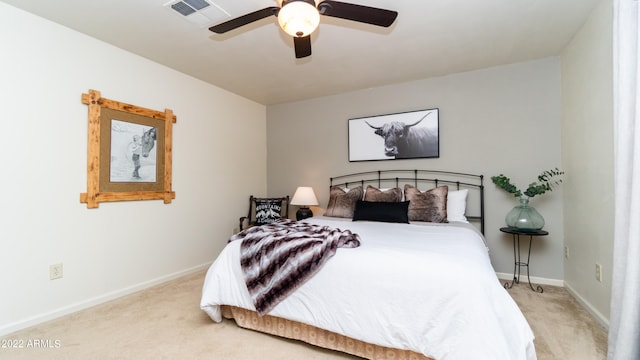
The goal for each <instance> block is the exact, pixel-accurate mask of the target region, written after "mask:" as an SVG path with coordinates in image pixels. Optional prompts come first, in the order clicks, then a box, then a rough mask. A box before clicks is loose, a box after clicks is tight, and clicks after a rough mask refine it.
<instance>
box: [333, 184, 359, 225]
mask: <svg viewBox="0 0 640 360" xmlns="http://www.w3.org/2000/svg"><path fill="white" fill-rule="evenodd" d="M362 195H364V190H362V186H358V187H355V188H353V189H351V190H349V191H344V190H343V189H341V188H340V187H338V186H332V187H331V190H330V191H329V205H327V211H326V212H325V213H324V215H325V216H333V217H343V218H353V211H354V210H355V208H356V202H357V201H358V200H362Z"/></svg>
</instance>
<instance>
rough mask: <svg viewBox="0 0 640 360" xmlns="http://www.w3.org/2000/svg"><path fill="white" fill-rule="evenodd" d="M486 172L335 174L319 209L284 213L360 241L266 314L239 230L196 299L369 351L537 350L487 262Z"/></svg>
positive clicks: (444, 354)
mask: <svg viewBox="0 0 640 360" xmlns="http://www.w3.org/2000/svg"><path fill="white" fill-rule="evenodd" d="M354 178H358V179H354ZM482 181H483V177H482V176H481V175H473V174H465V173H456V172H444V171H428V170H406V171H405V170H393V171H375V172H364V173H358V174H350V175H344V176H340V177H335V178H331V179H330V199H329V203H328V205H327V212H326V213H325V215H324V216H316V217H312V218H309V219H305V220H304V221H303V222H302V223H304V224H301V222H294V221H290V222H291V223H297V225H296V226H305V227H312V228H314V229H317V228H322V229H332V231H334V230H339V231H342V232H344V233H348V234H356V235H355V236H357V240H358V245H359V246H353V247H337V248H336V249H334V252H333V254H332V255H331V256H330V258H329V259H328V260H326V262H324V263H323V265H322V266H321V269H320V270H318V271H317V272H316V273H315V274H313V276H311V277H309V278H308V279H305V281H304V282H302V283H301V284H299V286H298V287H296V288H295V289H294V290H293V291H292V292H290V293H289V294H287V295H286V296H284V297H283V298H282V299H279V300H278V302H276V304H274V305H272V307H271V308H269V309H268V311H267V312H266V313H265V312H264V311H262V310H264V308H263V307H262V304H259V303H257V302H256V301H255V300H256V299H255V297H252V296H254V295H255V294H254V293H253V292H251V293H250V291H252V290H253V289H252V288H251V286H248V285H247V284H248V282H245V276H246V274H245V273H243V271H246V269H245V266H246V261H245V258H243V260H242V265H241V260H240V259H241V256H242V254H241V253H242V252H243V251H245V250H243V249H244V248H245V246H243V245H242V243H243V241H246V240H243V241H230V242H229V243H228V244H227V246H226V247H225V249H224V250H223V251H222V252H221V254H220V255H219V256H218V258H217V259H216V260H215V262H214V263H213V264H212V265H211V267H210V268H209V270H208V272H207V276H206V279H205V283H204V286H203V294H202V300H201V308H202V310H204V311H205V312H206V313H207V314H208V315H209V316H210V317H211V319H212V320H213V321H215V322H220V321H222V319H223V317H224V318H233V319H234V320H235V321H236V323H238V325H239V326H241V327H245V328H249V329H252V330H257V331H262V332H266V333H270V334H273V335H278V336H282V337H286V338H291V339H296V340H302V341H305V342H308V343H310V344H313V345H317V346H321V347H324V348H328V349H332V350H338V351H342V352H346V353H350V354H353V355H356V356H360V357H363V358H367V359H436V360H447V359H449V360H451V359H453V360H458V359H460V360H462V359H491V360H500V359H504V360H519V359H523V360H525V359H526V360H532V359H535V358H536V354H535V348H534V345H533V339H534V336H533V333H532V331H531V329H530V327H529V325H528V323H527V322H526V320H525V318H524V316H523V315H522V313H521V311H520V310H519V308H518V307H517V305H516V304H515V302H514V301H513V300H512V298H511V297H510V295H509V294H508V293H507V292H506V290H505V289H504V288H503V287H502V286H501V285H500V283H499V281H498V279H497V277H496V274H495V271H494V269H493V268H492V266H491V263H490V261H489V256H488V251H489V250H488V248H487V246H486V243H485V241H484V237H483V231H484V186H483V183H482ZM398 189H401V190H402V191H400V192H401V195H400V194H399V191H398ZM462 195H464V196H462ZM443 197H444V199H443ZM354 199H355V200H354ZM434 199H435V200H434ZM454 200H455V201H456V202H457V203H453V202H452V201H454ZM354 201H355V204H353V202H354ZM425 201H426V202H425ZM443 202H444V204H443ZM425 204H426V205H425ZM434 204H435V205H434ZM421 205H422V206H421ZM349 206H351V207H349ZM447 209H448V210H449V213H447V211H446V210H447ZM443 210H444V218H443V217H442V216H443ZM350 211H351V212H350ZM425 212H426V213H428V214H429V215H428V216H427V218H426V219H424V218H421V216H423V215H422V214H423V213H425ZM411 214H413V215H412V216H411ZM409 218H410V219H411V220H409V221H405V220H407V219H409ZM354 219H355V220H354ZM416 219H417V220H416ZM424 220H429V221H424ZM290 225H291V224H274V225H273V226H274V227H280V226H290ZM260 231H266V230H262V229H255V230H254V232H260ZM242 236H246V237H249V236H251V235H250V234H242V233H241V234H240V237H242ZM245 239H246V238H245ZM241 240H242V239H241ZM248 288H249V289H251V290H248ZM256 309H260V310H256ZM258 312H260V313H261V314H258Z"/></svg>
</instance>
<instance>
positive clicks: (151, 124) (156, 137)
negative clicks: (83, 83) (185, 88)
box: [80, 90, 176, 208]
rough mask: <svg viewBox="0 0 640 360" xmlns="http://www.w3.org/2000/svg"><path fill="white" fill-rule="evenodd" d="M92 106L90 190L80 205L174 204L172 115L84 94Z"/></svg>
mask: <svg viewBox="0 0 640 360" xmlns="http://www.w3.org/2000/svg"><path fill="white" fill-rule="evenodd" d="M82 102H83V103H84V104H86V105H88V106H89V115H88V120H89V122H88V130H89V138H88V146H87V192H86V193H81V194H80V202H81V203H86V204H87V208H97V207H98V205H99V203H101V202H106V201H132V200H164V203H165V204H169V203H171V200H172V199H174V198H175V192H173V191H172V190H171V183H172V174H171V169H172V156H171V155H172V133H173V130H172V129H173V127H172V125H173V123H174V122H176V117H175V115H173V111H172V110H169V109H165V111H157V110H151V109H147V108H143V107H139V106H135V105H131V104H127V103H123V102H119V101H115V100H110V99H106V98H103V97H101V95H100V92H99V91H96V90H90V91H89V93H87V94H82Z"/></svg>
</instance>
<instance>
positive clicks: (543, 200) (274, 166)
mask: <svg viewBox="0 0 640 360" xmlns="http://www.w3.org/2000/svg"><path fill="white" fill-rule="evenodd" d="M381 71H393V70H392V69H388V70H384V69H383V70H381ZM560 99H561V97H560V60H559V58H547V59H542V60H538V61H532V62H527V63H520V64H513V65H507V66H500V67H495V68H490V69H485V70H480V71H473V72H467V73H461V74H456V75H451V76H446V77H440V78H432V79H426V80H418V81H413V82H407V83H402V84H397V85H392V86H385V87H379V88H372V89H366V90H361V91H355V92H351V93H346V94H341V95H336V96H329V97H324V98H318V99H312V100H307V101H300V102H294V103H287V104H280V105H273V106H269V107H268V108H267V143H268V166H267V168H268V182H267V187H268V192H269V194H270V195H278V194H287V193H288V194H291V195H292V194H293V192H294V191H295V189H296V187H297V186H300V185H308V186H313V188H314V190H315V191H316V195H317V196H318V198H319V201H320V202H321V205H320V206H321V207H326V205H327V201H328V186H329V177H331V176H337V175H343V174H347V173H351V172H357V171H364V170H378V169H384V168H395V169H401V168H404V169H432V170H454V171H455V170H457V171H464V172H470V173H478V174H484V175H485V186H486V211H487V222H486V238H487V241H488V243H489V247H490V248H491V259H492V262H493V265H494V267H495V269H496V270H497V271H498V272H500V273H511V274H512V273H513V248H512V240H511V238H510V236H507V235H505V234H502V233H500V232H499V230H498V229H499V228H500V227H501V226H504V216H505V215H506V213H507V212H508V211H509V210H510V209H511V208H512V207H513V206H515V205H516V204H517V199H516V198H514V197H512V196H509V195H508V194H507V193H506V192H504V191H503V190H501V189H498V188H496V187H495V185H493V183H492V182H491V180H490V177H491V176H493V175H498V174H500V173H504V174H505V175H507V176H509V177H511V179H512V180H513V182H515V183H516V184H518V185H520V186H521V187H524V188H526V186H527V185H528V184H529V183H530V182H533V181H535V180H536V177H537V175H538V174H539V173H540V172H541V171H543V170H546V169H549V168H554V167H556V166H557V167H561V154H560V120H561V103H560ZM428 108H439V109H440V143H441V148H440V158H438V159H419V160H393V161H373V162H354V163H350V162H349V161H348V156H347V154H348V149H347V144H348V133H347V122H348V119H349V118H357V117H363V116H370V115H379V114H388V113H396V112H404V111H411V110H420V109H428ZM562 193H563V188H562V187H561V188H559V189H557V190H554V191H553V192H552V193H549V194H545V195H542V196H540V197H536V198H534V199H533V200H532V201H531V205H532V206H534V207H536V208H537V209H538V210H539V211H540V212H541V213H542V215H543V216H544V217H545V219H546V222H547V225H546V226H545V229H546V230H548V231H549V232H550V235H549V236H547V237H544V238H539V239H536V241H535V243H534V245H533V250H532V255H531V256H532V262H531V271H532V275H533V276H535V277H541V278H545V279H551V280H552V283H559V284H562V282H561V280H562V279H563V278H564V274H563V247H562V245H563V242H564V239H563V233H564V231H563V219H562V195H563V194H562ZM538 240H539V241H538ZM471 277H472V274H470V278H471ZM553 280H555V281H553Z"/></svg>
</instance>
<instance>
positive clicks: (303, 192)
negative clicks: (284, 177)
mask: <svg viewBox="0 0 640 360" xmlns="http://www.w3.org/2000/svg"><path fill="white" fill-rule="evenodd" d="M291 205H301V206H311V205H313V206H315V205H318V199H317V198H316V194H315V193H314V192H313V189H312V188H311V187H310V186H299V187H298V188H297V189H296V193H295V194H293V199H291Z"/></svg>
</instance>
